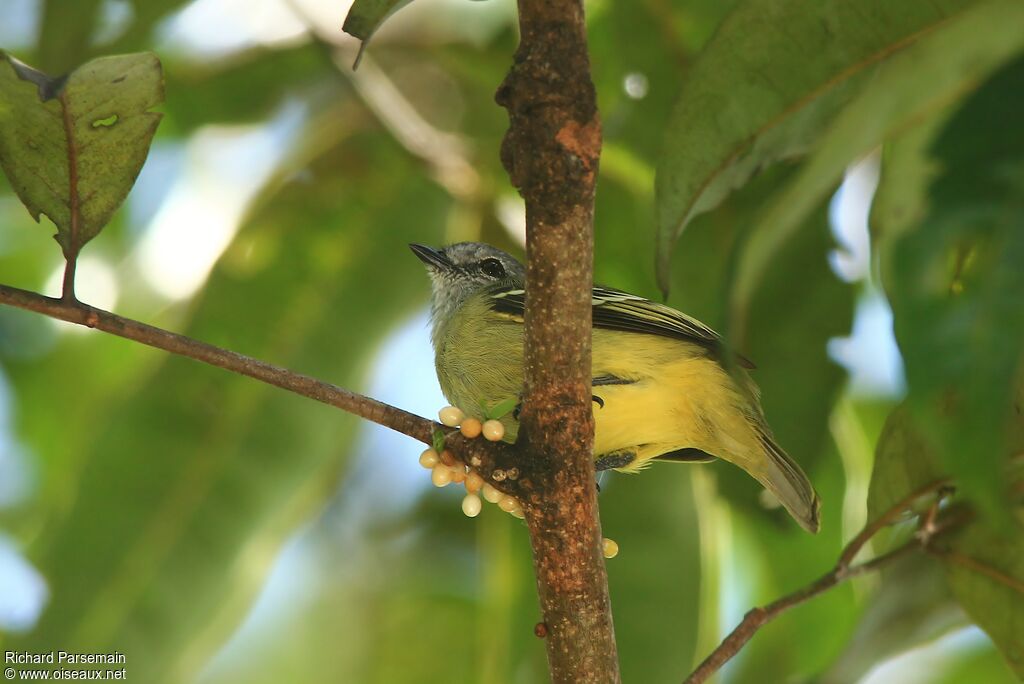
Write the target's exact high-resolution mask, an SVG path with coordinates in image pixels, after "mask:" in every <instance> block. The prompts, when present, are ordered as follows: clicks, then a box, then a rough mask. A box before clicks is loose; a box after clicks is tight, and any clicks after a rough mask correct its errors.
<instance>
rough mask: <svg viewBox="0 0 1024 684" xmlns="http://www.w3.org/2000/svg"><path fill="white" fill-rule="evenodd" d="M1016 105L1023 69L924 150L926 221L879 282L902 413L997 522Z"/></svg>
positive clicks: (1016, 311)
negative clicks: (896, 360) (903, 374)
mask: <svg viewBox="0 0 1024 684" xmlns="http://www.w3.org/2000/svg"><path fill="white" fill-rule="evenodd" d="M1022 107H1024V60H1021V59H1018V60H1017V61H1016V62H1014V63H1013V64H1012V65H1010V66H1008V67H1007V68H1005V69H1003V70H1002V71H1001V72H1000V73H999V74H997V75H996V76H994V77H993V78H992V79H991V80H990V81H989V82H988V83H986V84H985V86H984V87H983V88H982V89H981V90H980V91H979V92H978V93H977V94H976V95H975V96H974V97H972V98H971V99H970V100H969V101H968V102H967V104H965V105H964V106H963V108H961V109H960V110H959V111H958V112H957V113H956V114H955V115H954V116H953V117H952V118H951V119H950V121H949V124H948V125H947V126H946V127H945V128H944V129H943V130H942V132H941V134H940V135H939V137H938V138H937V139H936V140H935V141H934V143H933V144H932V146H931V149H930V150H929V153H930V154H929V156H930V158H931V159H933V160H934V163H935V164H937V165H939V168H941V169H942V171H941V173H939V174H938V175H936V176H935V177H934V179H933V180H931V181H930V182H929V184H928V186H927V187H928V191H927V195H928V208H927V212H926V213H925V214H924V215H923V216H922V219H921V221H920V222H919V223H918V224H917V225H916V226H914V227H913V228H912V229H904V231H903V233H902V235H901V236H900V237H899V238H898V239H896V240H894V244H893V245H892V254H891V255H890V257H889V259H890V260H891V263H892V266H891V279H890V281H889V282H887V283H886V289H887V291H888V292H889V294H890V298H891V300H892V305H893V311H894V314H895V331H896V337H897V340H898V342H899V344H900V349H901V351H902V352H903V355H904V359H905V363H906V371H907V379H908V384H909V389H910V395H909V406H910V407H911V409H912V410H913V411H914V413H915V416H916V418H917V421H918V422H919V423H920V426H921V429H922V431H923V433H924V434H926V435H928V437H929V439H930V441H931V442H932V445H933V448H934V449H935V450H936V452H937V453H938V455H939V457H940V459H941V461H942V463H943V464H944V467H945V468H946V469H947V470H948V472H949V474H950V475H952V476H954V477H955V479H956V481H957V483H958V485H959V486H961V487H962V488H963V489H964V491H965V493H967V494H968V495H969V496H970V497H971V498H972V500H973V501H974V503H975V504H976V505H978V506H979V507H981V509H982V510H984V511H985V512H986V513H988V514H993V515H999V514H1000V510H1001V508H1002V504H1003V503H1004V502H1005V501H1006V490H1005V485H1006V482H1005V479H1004V476H1003V472H1004V466H1003V464H1004V461H1005V458H1006V457H1007V455H1008V454H1009V453H1010V451H1011V449H1012V446H1013V444H1012V442H1013V435H1014V434H1015V433H1014V432H1013V430H1012V428H1011V427H1010V426H1012V425H1013V412H1014V407H1015V403H1014V384H1015V378H1016V375H1017V372H1018V370H1017V369H1019V368H1020V364H1021V359H1022V356H1024V307H1021V305H1020V303H1021V301H1024V269H1021V264H1022V263H1024V231H1021V229H1020V227H1021V225H1022V224H1024V165H1022V163H1021V159H1022V158H1024V132H1022V131H1021V128H1020V126H1017V125H1016V124H1017V121H1018V120H1019V114H1020V111H1021V108H1022ZM923 180H924V181H925V182H928V178H927V177H926V178H924V179H923ZM901 182H902V181H901ZM880 218H881V216H880Z"/></svg>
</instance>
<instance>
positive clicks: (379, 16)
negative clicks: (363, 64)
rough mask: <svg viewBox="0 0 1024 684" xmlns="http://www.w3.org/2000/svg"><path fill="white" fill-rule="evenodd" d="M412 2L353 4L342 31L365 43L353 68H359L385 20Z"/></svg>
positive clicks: (363, 0) (359, 0) (388, 0)
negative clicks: (361, 60) (373, 36)
mask: <svg viewBox="0 0 1024 684" xmlns="http://www.w3.org/2000/svg"><path fill="white" fill-rule="evenodd" d="M410 2H412V0H355V2H353V3H352V7H351V8H350V9H349V11H348V16H347V17H345V23H344V24H343V25H342V27H341V30H342V31H344V32H345V33H347V34H349V35H350V36H355V37H356V38H358V39H359V40H361V41H363V44H362V46H361V47H360V48H359V55H358V56H357V57H356V63H355V65H354V66H353V68H355V67H357V66H359V59H360V58H361V57H362V56H363V50H365V49H366V46H367V45H368V44H369V41H370V37H371V36H372V35H373V34H374V33H375V32H376V31H377V29H379V28H380V26H381V24H383V23H384V20H385V19H387V18H388V17H390V16H391V15H392V14H394V13H395V12H397V11H398V10H400V9H402V8H403V7H405V6H406V5H408V4H409V3H410Z"/></svg>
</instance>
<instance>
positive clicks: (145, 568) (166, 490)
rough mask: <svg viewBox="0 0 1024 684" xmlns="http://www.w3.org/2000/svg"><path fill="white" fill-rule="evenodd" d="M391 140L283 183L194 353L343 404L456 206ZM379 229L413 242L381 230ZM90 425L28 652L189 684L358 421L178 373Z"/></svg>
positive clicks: (214, 376) (376, 140)
mask: <svg viewBox="0 0 1024 684" xmlns="http://www.w3.org/2000/svg"><path fill="white" fill-rule="evenodd" d="M334 125H335V126H338V127H340V128H341V130H349V128H348V127H349V125H350V123H349V121H348V120H345V119H344V118H343V117H336V118H335V124H334ZM316 132H317V134H318V135H325V133H331V135H327V137H328V138H329V139H333V132H328V131H325V130H324V129H322V128H318V129H316ZM384 135H386V134H383V133H376V134H375V135H373V136H372V137H370V138H368V139H359V138H356V139H354V140H353V139H352V138H346V139H345V142H344V144H341V145H338V146H336V147H335V148H332V149H331V150H330V151H329V154H325V155H324V157H323V158H321V159H320V160H319V161H318V162H317V163H315V164H310V165H308V166H306V167H304V168H305V169H306V170H307V171H308V173H309V174H310V175H312V176H313V177H315V178H316V179H317V182H316V183H306V182H303V180H302V178H300V177H298V176H297V175H293V174H290V175H289V176H288V178H289V180H287V181H286V180H284V179H277V180H278V182H279V183H280V184H281V187H280V191H279V192H278V193H277V194H276V195H274V196H272V197H268V201H266V202H265V203H264V204H263V205H261V206H260V207H258V208H257V209H255V210H254V211H252V213H251V217H252V219H251V221H250V223H249V224H248V225H247V226H245V227H244V228H243V230H242V231H241V232H240V234H239V235H238V237H237V238H236V239H235V242H234V243H233V245H232V246H231V248H230V249H229V250H228V251H227V252H226V253H225V255H224V257H223V258H222V260H221V262H220V263H219V265H218V267H217V269H216V272H215V273H214V274H213V276H212V279H211V283H210V285H209V289H208V292H207V294H206V295H205V296H204V297H203V299H202V301H201V302H199V303H198V304H197V305H196V312H195V317H194V320H193V321H192V323H191V324H190V326H189V327H188V329H187V333H188V334H189V335H191V336H193V337H196V338H199V339H203V340H209V341H211V342H213V343H216V344H220V345H223V346H226V347H228V348H231V349H237V350H243V351H245V352H247V353H251V354H253V355H256V356H259V357H261V358H265V359H269V360H272V361H274V362H276V363H279V364H282V365H285V366H289V367H293V368H296V369H301V370H302V371H305V372H308V373H310V374H312V375H315V376H317V377H323V378H330V379H332V380H333V381H335V382H338V383H340V384H343V385H346V386H350V387H355V386H358V384H359V383H360V382H361V381H363V380H364V379H365V369H366V367H367V364H368V363H369V357H370V355H371V353H372V351H373V349H374V345H375V344H376V343H377V342H378V341H379V339H380V338H381V336H382V335H383V334H385V332H386V331H387V330H389V329H390V328H392V327H393V326H394V325H395V323H396V322H397V321H398V320H399V319H400V317H402V316H403V315H406V314H407V313H409V312H410V310H411V308H412V307H413V306H414V305H418V304H420V303H421V302H422V300H421V299H419V298H417V297H410V293H416V292H422V291H423V274H422V269H417V268H415V267H414V265H412V266H410V267H409V268H408V269H401V268H397V269H394V270H393V272H389V276H388V278H386V279H385V280H386V282H384V281H376V280H374V279H375V278H379V277H380V274H381V268H380V264H382V263H388V262H389V260H392V259H394V258H395V256H396V255H402V254H404V249H405V245H406V244H407V243H408V242H409V241H410V240H412V239H414V238H415V239H428V238H431V239H433V240H434V241H439V240H440V236H441V234H442V233H443V223H444V220H445V217H446V211H447V208H448V200H447V199H446V198H445V197H444V196H443V194H442V193H441V192H440V191H439V190H438V189H437V188H436V187H434V186H433V185H432V184H431V183H430V182H429V181H427V180H426V179H423V178H421V177H420V175H419V174H418V172H417V171H416V170H414V169H413V168H412V167H410V166H409V164H408V162H407V160H406V159H405V157H404V156H402V155H400V154H398V153H396V152H395V151H394V149H393V148H392V147H391V146H389V144H388V141H387V139H386V138H384ZM369 169H373V170H374V171H373V173H374V176H373V177H374V178H375V179H377V178H379V179H380V180H379V181H378V182H377V183H378V184H377V185H373V184H371V183H368V182H367V178H368V174H369ZM382 169H385V170H386V172H385V173H382V174H380V175H379V176H378V175H377V174H378V173H379V172H380V171H381V170H382ZM396 196H401V197H403V198H405V199H406V200H407V202H402V203H395V202H393V201H392V198H393V197H396ZM339 206H342V207H344V208H345V214H344V217H341V216H340V215H339ZM377 220H380V221H384V222H387V223H388V224H389V225H393V226H399V227H402V228H396V229H395V230H389V231H384V232H375V231H373V230H372V227H373V225H375V224H376V221H377ZM368 283H374V286H373V288H372V289H373V294H372V302H371V301H370V297H369V296H368V295H367V294H366V292H367V290H366V288H367V284H368ZM268 321H273V324H268ZM104 339H106V340H107V344H108V345H111V346H113V347H115V348H116V347H117V346H118V345H124V344H128V343H126V342H123V341H119V340H116V339H114V338H104ZM50 391H51V392H52V391H53V388H52V387H51V388H50ZM92 418H93V419H94V421H95V424H94V425H92V426H90V427H91V430H89V432H88V433H87V436H90V437H93V438H92V439H90V440H88V442H87V443H86V444H85V445H84V446H82V447H78V448H82V449H83V450H85V451H86V453H84V454H82V455H81V458H80V460H77V459H76V460H77V462H78V464H79V465H80V470H81V472H80V474H77V475H78V477H77V479H76V480H75V482H74V484H75V485H76V486H75V487H73V488H72V489H71V491H70V492H68V494H67V495H66V497H65V498H64V502H65V505H64V506H62V507H61V510H60V511H59V513H58V514H57V515H54V516H52V517H51V518H50V519H49V520H48V524H47V526H46V527H45V528H44V529H43V530H42V531H41V533H40V534H39V536H38V538H37V540H36V542H35V543H34V544H33V545H32V547H31V549H30V555H31V556H32V558H33V560H34V561H35V563H36V564H37V567H38V568H39V569H40V571H41V572H42V573H43V574H44V576H45V578H46V581H47V585H48V587H49V590H50V595H51V600H50V602H49V603H48V605H47V607H46V611H45V612H44V613H43V616H42V617H41V619H40V622H39V623H38V625H37V626H36V628H35V629H34V631H33V632H31V633H30V634H28V635H25V636H23V637H19V639H18V643H22V644H24V645H25V648H27V649H29V650H40V651H49V650H52V649H53V648H58V644H67V645H68V646H67V648H68V649H70V650H82V651H91V650H100V651H106V650H113V649H118V650H121V651H122V652H124V653H126V654H127V658H128V660H129V661H130V662H132V663H134V665H133V668H134V670H133V671H134V672H135V674H134V675H133V676H135V677H137V678H138V679H139V680H140V681H146V682H161V681H188V680H190V679H191V678H192V676H193V675H194V673H195V670H196V669H197V668H199V667H201V665H202V664H203V662H204V659H205V658H206V657H207V656H208V655H209V654H210V652H211V651H213V650H215V649H216V648H218V647H219V646H220V645H221V643H222V642H223V640H224V638H225V636H226V633H227V632H228V631H230V630H231V629H232V628H234V627H235V626H236V625H237V623H238V621H239V620H240V618H241V617H242V615H244V612H245V610H246V609H247V607H248V604H249V601H250V600H251V598H252V594H253V592H254V591H255V590H257V589H258V588H259V585H260V582H261V581H262V579H263V577H264V573H265V572H266V570H267V567H268V563H269V561H270V560H272V558H273V552H274V551H275V550H276V548H277V547H278V546H279V545H280V543H281V541H282V539H283V538H284V537H285V536H286V535H288V534H290V533H291V532H292V530H293V529H294V526H295V525H296V524H297V522H298V521H299V520H302V519H304V518H305V517H306V516H307V515H308V512H309V510H310V509H312V510H318V509H319V508H320V507H321V506H322V505H323V502H324V499H325V498H326V497H327V496H329V495H330V494H332V493H333V492H334V491H335V487H336V484H337V480H338V471H339V469H341V468H343V467H344V465H345V463H346V459H347V456H348V454H349V450H350V444H351V442H352V437H353V426H354V424H355V421H354V419H351V418H347V417H345V416H344V415H342V414H339V413H338V412H337V411H336V410H333V409H331V408H330V407H325V406H322V405H319V404H317V403H315V402H312V401H310V400H308V399H305V398H302V397H297V396H294V395H292V394H290V393H287V392H283V391H281V390H279V389H276V388H272V387H268V386H265V385H262V384H260V383H256V382H254V381H252V380H251V379H248V378H244V377H240V376H234V375H231V374H228V373H225V372H223V371H221V370H218V369H211V368H208V367H205V366H202V365H200V364H197V363H195V362H193V361H190V360H187V359H181V358H178V357H168V358H164V359H163V363H162V364H161V366H160V367H159V369H158V370H157V371H156V372H155V373H153V374H152V376H151V377H144V378H139V379H137V380H136V383H135V384H134V391H133V392H126V393H125V394H124V395H123V396H122V397H121V400H120V402H118V403H117V404H116V405H114V406H112V407H110V408H108V410H107V411H106V412H105V413H104V415H100V416H97V415H93V416H92ZM454 510H456V511H457V508H456V509H454Z"/></svg>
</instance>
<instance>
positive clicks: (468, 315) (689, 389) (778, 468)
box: [409, 242, 821, 533]
mask: <svg viewBox="0 0 1024 684" xmlns="http://www.w3.org/2000/svg"><path fill="white" fill-rule="evenodd" d="M409 247H410V248H411V249H412V251H413V253H414V254H415V255H416V256H417V257H418V258H419V259H420V261H422V262H423V264H424V265H425V266H426V270H427V273H428V275H429V277H430V282H431V316H430V320H431V323H430V325H431V342H432V345H433V348H434V360H435V365H436V370H437V378H438V381H439V383H440V385H441V390H442V392H443V393H444V396H445V398H446V399H447V400H448V401H449V402H451V404H452V405H454V406H458V407H459V408H461V409H462V410H463V411H465V412H467V413H468V414H469V415H475V416H487V415H488V414H489V412H491V411H492V409H494V407H496V406H498V405H506V406H507V405H509V404H511V405H515V404H516V403H517V402H516V401H514V400H516V399H518V397H519V396H520V394H521V392H522V388H523V313H524V311H525V306H526V291H525V283H526V270H525V268H524V267H523V265H522V264H521V263H520V262H519V261H518V260H516V259H515V258H514V257H513V256H511V255H510V254H508V253H506V252H504V251H502V250H500V249H498V248H496V247H493V246H491V245H488V244H484V243H480V242H460V243H456V244H451V245H448V246H445V247H442V248H434V247H429V246H426V245H422V244H417V243H413V244H410V245H409ZM592 300H593V337H592V365H591V373H592V380H591V382H592V386H593V390H592V392H593V410H594V464H595V469H596V470H597V471H603V470H609V469H614V470H617V471H621V472H637V471H639V470H642V469H644V468H645V467H646V466H648V465H650V464H651V463H653V462H656V461H659V462H660V461H670V462H683V463H705V462H709V461H713V460H715V459H721V460H724V461H728V462H729V463H732V464H734V465H736V466H739V467H740V468H742V469H743V470H744V471H746V472H747V473H748V474H749V475H750V476H752V477H753V478H754V479H756V480H757V481H758V482H760V483H761V484H762V485H763V486H764V487H765V488H766V489H768V490H769V491H770V492H771V493H772V494H774V496H775V497H776V498H777V499H778V501H779V502H780V503H781V504H782V505H783V507H785V509H786V510H787V511H788V512H789V514H790V515H791V516H792V517H793V519H794V520H796V522H797V523H799V524H800V526H802V527H803V528H804V529H806V530H807V531H809V532H812V533H813V532H817V531H818V529H819V526H820V508H821V501H820V499H819V497H818V495H817V493H816V492H815V491H814V487H813V486H812V485H811V482H810V480H809V479H808V478H807V475H806V474H804V471H803V470H802V469H801V468H800V466H799V465H798V464H797V463H796V462H795V461H794V460H793V459H792V458H790V457H789V455H787V454H786V452H785V451H784V450H783V449H782V447H781V446H779V444H778V442H777V441H776V440H775V437H774V436H773V435H772V431H771V428H770V427H769V426H768V423H767V420H766V419H765V416H764V412H763V410H762V408H761V403H760V391H759V389H758V387H757V385H756V384H755V383H754V381H753V380H752V379H751V377H750V374H749V372H748V371H749V370H750V369H752V368H753V364H752V363H751V362H749V361H748V360H747V359H746V358H744V357H743V356H740V355H738V354H733V356H732V357H731V358H730V357H729V356H728V355H729V354H730V353H731V352H730V351H729V350H727V349H726V347H725V345H724V343H723V340H722V338H721V337H720V336H719V335H718V334H717V333H716V332H715V331H714V330H712V329H711V328H709V327H708V326H707V325H705V324H703V323H701V322H700V321H698V320H697V319H695V318H693V317H691V316H688V315H686V314H684V313H682V312H680V311H677V310H676V309H673V308H671V307H669V306H667V305H664V304H659V303H656V302H653V301H650V300H648V299H646V298H644V297H640V296H638V295H634V294H630V293H628V292H625V291H622V290H617V289H614V288H609V287H600V286H595V287H594V288H593V290H592ZM729 361H733V363H729ZM730 365H731V366H734V368H733V369H732V372H731V373H730V370H729V369H728V368H727V366H730ZM499 420H501V422H502V424H503V425H504V427H505V439H506V440H507V441H514V440H515V437H516V434H517V431H518V411H509V412H507V413H505V414H504V415H502V416H500V417H499Z"/></svg>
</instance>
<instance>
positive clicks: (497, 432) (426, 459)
mask: <svg viewBox="0 0 1024 684" xmlns="http://www.w3.org/2000/svg"><path fill="white" fill-rule="evenodd" d="M437 417H438V419H439V420H440V421H441V423H442V424H444V425H447V426H448V427H458V428H459V432H461V433H462V435H463V436H464V437H466V438H468V439H475V438H477V437H479V436H480V435H481V434H482V435H483V436H484V439H486V440H488V441H491V442H498V441H500V440H501V439H502V438H503V437H504V436H505V426H504V425H502V424H501V421H499V420H493V419H491V420H486V421H483V422H481V421H480V420H479V419H477V418H472V417H466V414H465V413H464V412H463V411H462V409H460V408H458V407H456V406H445V407H444V408H443V409H441V410H440V411H439V412H438V414H437ZM420 465H421V466H423V467H424V468H426V469H428V470H430V481H431V482H433V483H434V486H435V487H446V486H447V485H449V484H451V483H452V482H454V483H456V484H463V485H465V487H466V496H465V498H464V499H462V512H463V513H465V514H466V515H467V516H469V517H470V518H475V517H476V516H478V515H480V511H481V509H482V508H483V503H482V502H481V500H480V497H481V496H483V498H484V499H485V500H486V501H489V502H490V503H493V504H498V508H500V509H501V510H503V511H505V512H506V513H511V514H512V515H514V516H515V517H517V518H520V519H522V518H523V517H524V514H523V506H522V504H521V503H519V500H518V499H516V498H515V497H514V496H509V495H508V494H504V493H502V492H500V491H498V490H497V489H495V488H494V487H493V486H492V485H491V484H490V483H489V482H484V479H483V478H482V477H480V475H478V474H477V473H474V472H471V471H470V470H469V468H468V466H466V464H465V463H461V462H459V461H458V460H457V459H456V458H455V456H454V455H453V454H452V452H450V451H448V450H447V449H444V450H443V451H441V452H440V453H438V451H437V450H436V449H427V450H426V451H424V452H423V453H422V454H420ZM512 470H514V469H512ZM503 474H505V475H506V476H509V475H511V473H507V474H506V473H503ZM601 550H602V552H603V553H604V557H605V558H614V557H615V556H617V555H618V553H619V545H618V544H616V543H615V542H614V541H613V540H611V539H608V538H607V537H606V538H604V539H603V540H602V544H601Z"/></svg>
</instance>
